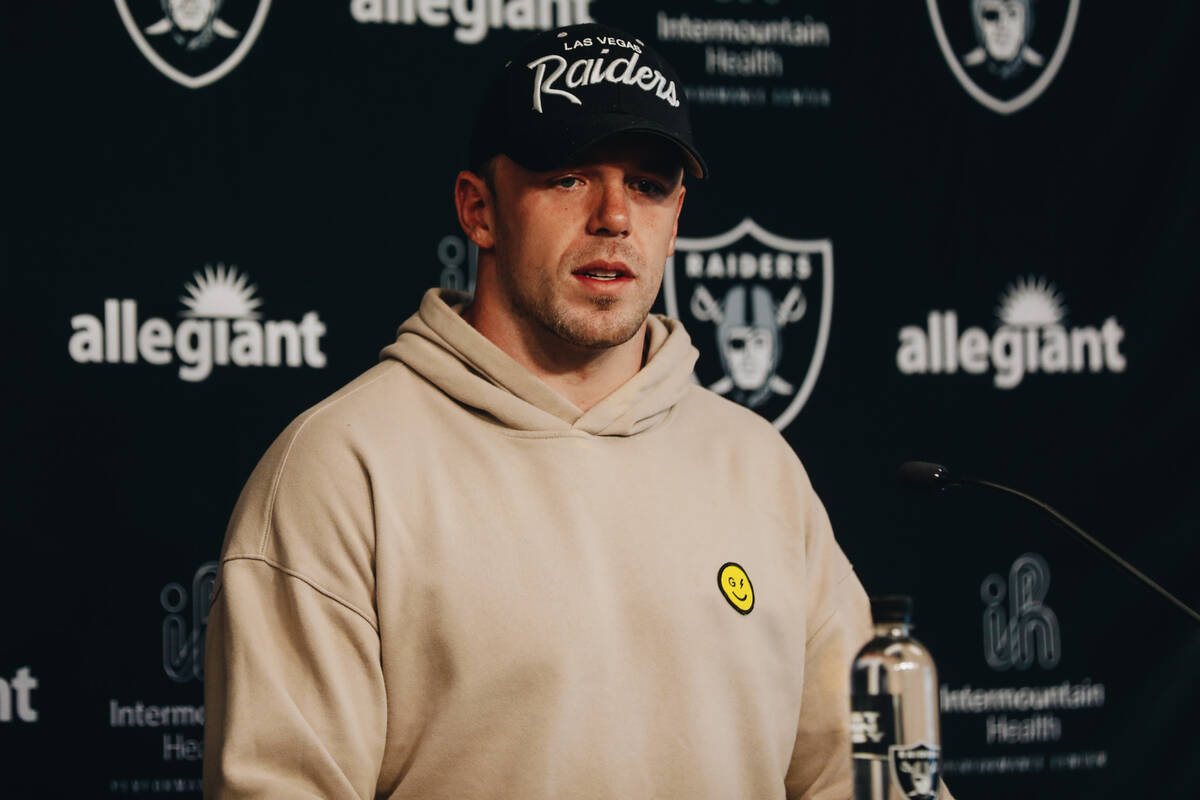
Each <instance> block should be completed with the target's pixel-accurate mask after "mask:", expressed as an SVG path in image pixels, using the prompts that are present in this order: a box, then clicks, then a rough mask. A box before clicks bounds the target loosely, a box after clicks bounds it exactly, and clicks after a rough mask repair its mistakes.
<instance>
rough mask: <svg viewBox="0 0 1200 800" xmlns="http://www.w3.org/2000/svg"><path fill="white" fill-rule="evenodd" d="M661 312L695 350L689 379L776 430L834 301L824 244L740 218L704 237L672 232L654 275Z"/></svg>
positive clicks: (816, 359) (808, 390) (813, 369)
mask: <svg viewBox="0 0 1200 800" xmlns="http://www.w3.org/2000/svg"><path fill="white" fill-rule="evenodd" d="M663 295H664V301H665V305H666V309H667V315H668V316H672V317H675V318H676V319H680V320H682V321H683V322H684V325H685V327H686V328H687V329H688V331H689V332H691V334H692V340H693V343H694V344H695V345H696V347H697V348H698V349H699V350H700V358H699V360H698V361H697V362H696V379H697V380H698V381H699V382H700V383H701V384H702V385H704V386H707V387H708V388H709V389H711V390H713V391H714V392H716V393H718V394H721V395H724V396H725V397H727V398H729V399H730V400H733V401H735V402H737V403H740V404H742V405H744V406H746V407H747V408H750V409H752V410H754V411H757V412H758V413H759V414H762V415H763V416H764V417H766V418H767V419H769V420H771V421H772V422H773V423H774V425H775V427H776V428H777V429H779V430H782V429H783V428H785V427H786V426H787V425H788V424H789V423H790V422H791V421H792V420H793V419H795V418H796V415H797V414H799V413H800V409H801V408H803V407H804V403H805V402H806V401H807V400H808V398H809V396H810V395H811V394H812V391H813V387H814V386H815V385H816V382H817V376H818V375H819V374H820V371H821V364H822V362H823V361H824V358H825V347H826V344H827V342H828V340H829V325H830V318H831V315H832V306H833V245H832V243H831V242H830V240H828V239H819V240H807V241H806V240H799V239H788V238H785V237H783V236H777V235H775V234H773V233H768V232H767V231H765V230H763V228H761V227H760V226H759V225H758V224H757V223H755V222H754V220H751V219H745V220H742V222H741V223H739V224H738V225H737V226H736V227H734V228H733V229H732V230H730V231H727V232H726V233H723V234H720V235H718V236H711V237H708V238H686V237H682V236H681V237H679V238H677V239H676V242H675V254H674V255H673V256H672V257H671V258H669V259H668V260H667V268H666V273H665V274H664V276H663Z"/></svg>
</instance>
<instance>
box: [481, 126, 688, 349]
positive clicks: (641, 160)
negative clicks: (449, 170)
mask: <svg viewBox="0 0 1200 800" xmlns="http://www.w3.org/2000/svg"><path fill="white" fill-rule="evenodd" d="M493 164H494V172H493V181H492V182H493V184H494V187H493V189H494V192H495V248H494V255H495V261H496V270H497V279H498V283H499V286H500V291H501V293H502V294H503V298H501V300H502V302H503V305H504V307H505V309H506V311H507V312H509V313H511V314H512V315H513V316H514V317H515V318H516V319H517V320H518V321H519V322H520V323H522V324H526V325H533V326H538V328H540V329H541V331H548V332H550V333H552V334H554V335H555V336H557V337H558V338H559V339H561V340H563V341H565V342H567V343H569V344H571V345H574V346H577V347H585V348H590V349H603V348H609V347H615V346H617V345H619V344H623V343H624V342H627V341H629V339H631V338H632V337H633V336H634V335H635V334H637V333H638V331H640V330H641V328H642V326H643V324H644V323H645V321H646V316H647V314H648V313H649V312H650V306H651V305H652V304H653V303H654V298H655V297H656V296H657V295H658V289H659V285H660V284H661V283H662V276H663V268H664V266H665V263H666V259H667V256H669V255H670V254H671V253H673V252H674V250H675V234H676V230H677V224H678V220H679V210H680V208H681V207H682V204H683V195H684V188H683V182H682V181H683V168H682V166H681V158H680V155H679V151H678V150H677V149H676V148H675V146H674V145H672V144H670V143H669V142H666V141H665V140H662V139H660V138H658V137H656V136H652V135H647V134H619V135H616V136H613V137H610V138H608V139H605V140H604V141H603V142H601V143H600V144H598V145H596V146H594V147H592V148H589V149H588V150H586V151H584V152H583V153H581V154H579V156H578V157H577V158H576V159H575V161H574V163H572V164H570V165H568V166H566V167H563V168H561V169H556V170H552V171H549V172H532V171H530V170H527V169H525V168H524V167H521V166H519V165H518V164H516V163H515V162H514V161H512V160H511V159H509V158H507V157H506V156H497V157H496V159H495V160H494V161H493ZM541 331H539V332H541Z"/></svg>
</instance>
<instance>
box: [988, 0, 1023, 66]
mask: <svg viewBox="0 0 1200 800" xmlns="http://www.w3.org/2000/svg"><path fill="white" fill-rule="evenodd" d="M979 27H980V29H981V30H982V31H983V42H984V47H985V48H986V49H987V51H988V55H990V56H991V57H992V58H993V59H995V60H996V61H1001V62H1007V61H1012V60H1013V59H1014V58H1016V57H1017V55H1018V54H1019V53H1020V51H1021V46H1022V45H1023V44H1025V4H1024V3H1023V2H1018V0H982V2H981V3H980V4H979Z"/></svg>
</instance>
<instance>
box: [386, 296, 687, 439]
mask: <svg viewBox="0 0 1200 800" xmlns="http://www.w3.org/2000/svg"><path fill="white" fill-rule="evenodd" d="M468 300H469V297H468V296H467V295H465V294H462V293H460V292H454V291H451V290H445V289H430V290H429V291H428V292H426V293H425V296H424V298H422V300H421V306H420V308H419V309H418V311H417V313H416V314H414V315H413V316H412V317H410V318H409V319H408V320H407V321H406V322H405V323H404V324H403V325H401V326H400V330H399V332H398V334H397V336H396V341H395V342H394V343H393V344H391V345H389V346H388V347H386V348H384V349H383V351H382V352H381V353H380V360H382V361H387V360H395V361H400V362H402V363H404V364H406V365H408V366H409V367H410V368H411V369H412V370H413V371H415V372H416V373H417V374H419V375H421V376H422V377H423V378H425V379H426V380H428V381H429V382H430V383H432V384H433V385H435V386H437V387H438V388H439V389H441V390H442V391H443V392H445V393H446V394H447V395H449V396H450V397H452V398H453V399H454V400H456V401H457V402H459V403H462V404H463V405H466V406H469V407H470V408H473V409H476V410H478V411H480V412H481V413H484V414H486V415H488V416H490V417H492V418H493V419H495V420H496V421H497V422H499V423H500V424H502V425H504V426H506V427H509V428H512V429H514V430H519V431H531V432H532V431H545V432H568V431H572V430H574V431H581V432H584V433H589V434H592V435H595V436H631V435H633V434H637V433H641V432H642V431H644V430H647V429H649V428H651V427H653V426H654V425H655V424H657V423H658V422H660V421H662V420H663V419H664V418H665V417H666V416H667V414H668V413H669V412H670V410H671V409H672V408H673V407H674V406H675V404H676V403H678V402H679V400H680V399H681V398H682V397H683V395H684V393H686V392H687V390H688V387H689V386H690V385H691V384H692V380H691V376H692V367H693V366H694V365H695V363H696V358H697V356H698V353H697V351H696V348H694V347H692V342H691V339H689V338H688V335H687V332H686V331H685V330H684V329H683V325H682V324H681V323H680V322H679V321H678V320H673V319H669V318H667V317H661V316H651V317H650V318H649V320H648V322H649V324H648V328H647V333H648V335H649V338H650V342H649V348H648V352H649V357H648V358H647V360H646V364H645V365H644V366H643V367H642V369H641V370H640V371H638V373H637V374H636V375H634V376H633V377H632V378H630V379H629V380H628V381H626V382H625V383H624V384H622V385H621V386H620V387H618V388H617V389H616V390H615V391H614V392H613V393H612V394H610V395H608V396H607V397H605V398H604V399H603V400H601V401H600V402H599V403H597V404H596V405H595V406H593V407H592V408H590V409H589V410H587V411H586V412H584V411H580V410H579V409H578V408H576V406H575V405H574V404H573V403H572V402H571V401H569V400H567V399H566V398H565V397H563V396H562V395H560V394H559V393H558V392H556V391H554V390H553V389H551V388H550V387H549V386H547V385H546V384H545V383H543V382H542V381H541V380H540V379H539V378H537V377H536V376H534V375H533V373H531V372H529V370H527V369H525V367H523V366H521V365H520V364H519V363H517V362H516V361H515V360H514V359H513V358H512V357H511V356H509V355H508V354H507V353H505V352H504V351H503V350H501V349H500V348H499V347H497V346H496V345H495V344H493V343H492V342H491V341H490V340H489V339H487V338H486V337H485V336H484V335H483V334H481V333H480V332H479V331H477V330H475V329H474V328H473V327H471V325H470V324H469V323H468V322H467V321H466V320H464V319H463V318H462V316H461V315H460V313H459V312H460V311H461V310H462V307H463V305H464V304H465V303H466V302H467V301H468Z"/></svg>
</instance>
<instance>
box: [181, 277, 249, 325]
mask: <svg viewBox="0 0 1200 800" xmlns="http://www.w3.org/2000/svg"><path fill="white" fill-rule="evenodd" d="M247 283H248V279H247V277H246V275H245V274H244V273H239V272H238V269H237V267H236V266H230V267H229V269H226V268H225V265H224V264H217V268H216V269H215V270H214V269H213V268H212V267H211V266H208V265H205V267H204V271H203V272H202V273H201V272H195V273H192V282H191V283H185V284H184V285H183V288H184V289H185V290H187V295H186V296H184V297H180V298H179V300H180V302H182V303H183V304H184V305H185V306H187V307H188V310H187V311H183V312H181V315H182V316H185V317H206V318H209V319H259V318H260V317H262V314H260V313H258V311H256V309H257V308H258V307H259V306H261V305H262V300H259V299H258V298H257V297H255V296H254V293H255V292H257V291H258V287H257V286H252V285H251V286H248V285H247Z"/></svg>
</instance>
